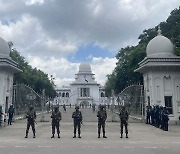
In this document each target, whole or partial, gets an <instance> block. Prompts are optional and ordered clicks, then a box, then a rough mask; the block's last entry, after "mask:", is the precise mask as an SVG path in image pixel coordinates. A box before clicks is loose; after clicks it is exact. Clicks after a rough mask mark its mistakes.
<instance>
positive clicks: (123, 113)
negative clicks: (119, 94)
mask: <svg viewBox="0 0 180 154" xmlns="http://www.w3.org/2000/svg"><path fill="white" fill-rule="evenodd" d="M119 118H120V122H121V124H120V127H121V136H120V138H123V126H125V133H126V138H128V119H129V113H128V111H126V107H125V106H123V107H122V109H121V111H120V113H119Z"/></svg>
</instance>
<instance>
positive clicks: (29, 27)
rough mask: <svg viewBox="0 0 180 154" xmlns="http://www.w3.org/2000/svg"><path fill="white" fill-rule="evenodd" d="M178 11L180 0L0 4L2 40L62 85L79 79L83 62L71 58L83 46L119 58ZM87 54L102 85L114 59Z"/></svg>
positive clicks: (35, 0)
mask: <svg viewBox="0 0 180 154" xmlns="http://www.w3.org/2000/svg"><path fill="white" fill-rule="evenodd" d="M177 7H179V0H159V1H157V0H149V1H148V0H136V1H135V0H111V1H110V0H91V1H89V0H15V1H12V0H1V1H0V36H1V37H2V38H4V39H5V40H6V41H13V42H14V47H15V48H16V49H17V50H18V51H19V52H20V53H21V54H22V56H24V57H25V58H27V60H28V61H29V63H30V64H31V65H32V66H33V67H37V68H39V69H42V70H43V71H45V72H46V73H48V74H53V75H55V77H56V83H57V84H58V85H62V84H65V83H69V82H71V81H72V80H73V79H74V74H75V73H77V71H78V70H77V69H78V66H79V63H80V62H77V63H72V62H70V61H69V60H68V59H73V57H76V56H75V55H78V54H77V53H78V52H79V49H80V48H81V47H82V46H91V45H92V46H98V47H99V48H104V49H105V50H106V51H107V50H108V51H109V52H112V53H114V55H115V53H116V52H117V51H118V50H119V49H120V48H122V47H125V46H127V45H135V44H136V43H137V42H138V40H137V38H138V35H139V34H141V33H142V31H143V30H144V29H148V28H151V27H154V26H156V25H157V24H159V23H160V22H161V21H165V20H166V18H167V17H168V15H169V13H170V12H171V11H172V10H173V9H175V8H177ZM105 50H102V55H103V51H105ZM84 52H87V51H86V50H85V51H84ZM83 55H84V56H85V57H88V61H89V60H90V63H91V65H92V70H93V71H94V73H95V74H96V79H97V81H98V82H99V83H101V84H103V83H104V82H105V79H106V77H105V76H106V74H107V73H111V71H112V70H113V69H114V67H115V61H116V60H115V58H112V57H109V58H108V57H107V58H101V56H100V57H97V56H95V54H89V53H88V54H87V55H85V54H83ZM92 55H93V56H94V57H93V56H92ZM82 59H83V58H82ZM74 61H76V60H74ZM104 68H106V69H104ZM104 70H106V71H104Z"/></svg>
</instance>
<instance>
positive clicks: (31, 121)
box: [25, 107, 36, 138]
mask: <svg viewBox="0 0 180 154" xmlns="http://www.w3.org/2000/svg"><path fill="white" fill-rule="evenodd" d="M26 118H27V129H26V136H25V138H28V132H29V128H30V126H31V127H32V131H33V138H35V137H36V130H35V119H36V112H35V111H34V110H33V107H30V108H29V110H28V112H27V114H26Z"/></svg>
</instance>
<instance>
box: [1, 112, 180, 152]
mask: <svg viewBox="0 0 180 154" xmlns="http://www.w3.org/2000/svg"><path fill="white" fill-rule="evenodd" d="M82 112H83V115H84V120H85V121H84V126H82V138H81V139H78V138H76V139H73V138H72V136H73V133H72V131H73V125H72V119H71V113H72V110H69V111H68V112H67V113H63V120H62V122H61V138H60V139H58V138H57V137H56V138H55V139H51V138H50V137H51V126H50V121H49V120H50V118H49V116H50V115H48V114H46V116H45V119H46V120H47V121H49V122H38V124H37V125H36V129H37V138H35V139H33V138H32V132H31V131H30V134H29V138H28V139H25V138H24V135H25V129H26V122H25V120H20V121H16V122H15V123H13V125H12V126H7V127H6V128H2V129H0V154H11V153H13V154H55V153H61V154H85V153H86V154H95V153H98V154H119V153H121V154H179V153H180V129H179V128H180V126H170V131H169V132H164V131H162V130H160V129H157V128H155V127H152V126H149V125H146V124H142V123H135V122H134V121H132V122H131V123H130V125H129V137H130V138H129V139H126V138H123V139H121V138H119V123H118V122H113V123H112V122H107V124H106V131H107V137H108V138H107V139H103V138H100V139H98V138H97V122H94V120H95V119H96V114H94V115H92V114H91V111H90V110H89V109H84V110H82ZM85 116H86V117H85ZM109 117H110V116H109ZM93 118H94V119H93ZM110 119H111V118H110ZM37 121H40V117H39V118H38V119H37ZM109 121H110V120H109Z"/></svg>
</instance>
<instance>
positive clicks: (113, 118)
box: [112, 90, 115, 122]
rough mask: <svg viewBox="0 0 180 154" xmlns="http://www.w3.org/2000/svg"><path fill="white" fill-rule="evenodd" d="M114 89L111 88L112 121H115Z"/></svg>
mask: <svg viewBox="0 0 180 154" xmlns="http://www.w3.org/2000/svg"><path fill="white" fill-rule="evenodd" d="M114 97H115V95H114V90H112V122H114V121H115V113H114Z"/></svg>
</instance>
